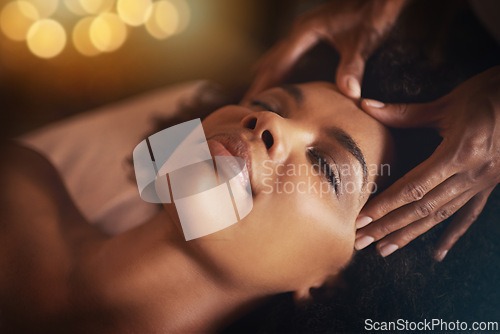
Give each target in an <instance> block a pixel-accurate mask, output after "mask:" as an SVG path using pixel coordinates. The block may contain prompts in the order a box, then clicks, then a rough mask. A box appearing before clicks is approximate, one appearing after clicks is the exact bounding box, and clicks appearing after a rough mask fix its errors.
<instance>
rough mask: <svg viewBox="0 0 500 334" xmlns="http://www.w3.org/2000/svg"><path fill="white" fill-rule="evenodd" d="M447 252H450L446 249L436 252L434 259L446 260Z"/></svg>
mask: <svg viewBox="0 0 500 334" xmlns="http://www.w3.org/2000/svg"><path fill="white" fill-rule="evenodd" d="M446 254H448V250H444V251H439V252H436V253H435V254H434V260H436V261H438V262H441V261H443V260H444V258H445V256H446Z"/></svg>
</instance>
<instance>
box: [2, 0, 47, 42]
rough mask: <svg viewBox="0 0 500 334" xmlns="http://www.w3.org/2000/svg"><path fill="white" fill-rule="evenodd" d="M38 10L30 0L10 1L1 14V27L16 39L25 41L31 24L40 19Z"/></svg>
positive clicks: (8, 35)
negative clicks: (28, 0)
mask: <svg viewBox="0 0 500 334" xmlns="http://www.w3.org/2000/svg"><path fill="white" fill-rule="evenodd" d="M38 18H39V16H38V11H37V10H36V8H35V7H34V6H33V5H32V4H31V3H29V2H26V1H16V2H9V3H8V4H7V5H5V7H4V8H3V10H2V13H1V14H0V28H1V29H2V31H3V33H4V34H5V36H7V37H8V38H10V39H12V40H14V41H24V40H25V39H26V36H27V34H28V30H29V28H30V27H31V25H32V24H33V23H34V22H35V21H36V20H38Z"/></svg>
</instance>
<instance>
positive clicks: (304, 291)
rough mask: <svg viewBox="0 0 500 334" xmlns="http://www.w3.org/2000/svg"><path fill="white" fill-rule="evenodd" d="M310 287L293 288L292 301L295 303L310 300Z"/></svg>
mask: <svg viewBox="0 0 500 334" xmlns="http://www.w3.org/2000/svg"><path fill="white" fill-rule="evenodd" d="M310 289H311V288H310V287H309V286H307V287H304V288H301V289H298V290H295V291H294V293H293V301H294V303H295V304H296V305H300V304H307V303H308V302H310V301H311V299H312V297H311V293H310Z"/></svg>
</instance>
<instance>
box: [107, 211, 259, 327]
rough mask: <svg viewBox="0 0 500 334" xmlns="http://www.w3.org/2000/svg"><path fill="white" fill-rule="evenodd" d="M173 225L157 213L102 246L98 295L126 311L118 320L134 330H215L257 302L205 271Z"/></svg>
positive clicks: (252, 294)
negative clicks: (142, 223)
mask: <svg viewBox="0 0 500 334" xmlns="http://www.w3.org/2000/svg"><path fill="white" fill-rule="evenodd" d="M174 224H175V222H174V221H173V219H171V217H170V216H169V215H168V213H167V212H166V211H163V210H162V211H161V212H160V213H159V214H158V215H156V216H155V217H154V218H153V219H151V220H150V221H149V222H147V223H146V224H144V225H142V226H140V227H138V228H136V229H134V230H131V231H129V232H127V233H124V234H122V235H120V236H117V237H115V238H112V239H110V240H109V241H107V243H108V245H106V246H105V248H106V251H104V252H101V254H103V253H104V255H103V256H102V259H101V261H100V263H102V266H104V268H105V269H102V270H103V271H105V272H106V274H105V275H104V277H103V279H104V280H108V282H107V284H104V287H105V290H106V291H102V293H104V294H105V295H106V296H108V297H111V303H112V304H113V306H114V307H116V309H120V307H123V308H124V309H126V310H127V312H130V314H127V316H126V317H124V318H126V319H127V320H130V322H133V324H131V325H132V326H133V327H134V328H136V327H137V328H138V329H140V328H143V327H146V328H148V329H151V326H153V327H154V328H152V329H154V330H160V331H166V332H178V331H179V332H185V331H188V332H198V331H203V332H207V331H215V330H217V329H220V328H221V327H222V326H224V325H226V324H227V322H228V321H231V319H234V318H235V317H237V316H238V315H239V314H241V313H243V312H244V311H245V310H247V309H248V308H251V307H253V306H255V304H256V303H258V302H259V301H260V300H262V299H263V297H264V296H263V295H259V294H258V293H256V292H255V291H253V292H249V291H248V290H247V289H243V288H242V287H241V286H237V285H236V284H232V283H231V282H227V281H226V280H223V279H222V278H221V277H217V276H218V275H217V274H215V273H214V272H211V271H210V269H209V268H208V267H207V266H204V265H203V263H202V262H203V261H200V260H199V259H197V258H196V256H195V255H194V254H195V253H196V252H194V251H193V250H192V249H190V243H188V242H186V241H185V240H184V237H183V235H182V232H181V231H180V229H178V228H177V227H176V226H175V225H174ZM110 264H112V265H111V266H110ZM108 304H109V303H108ZM119 312H120V314H122V313H121V311H119ZM117 321H118V322H119V321H121V320H120V319H117ZM127 326H128V328H129V329H130V327H129V325H127Z"/></svg>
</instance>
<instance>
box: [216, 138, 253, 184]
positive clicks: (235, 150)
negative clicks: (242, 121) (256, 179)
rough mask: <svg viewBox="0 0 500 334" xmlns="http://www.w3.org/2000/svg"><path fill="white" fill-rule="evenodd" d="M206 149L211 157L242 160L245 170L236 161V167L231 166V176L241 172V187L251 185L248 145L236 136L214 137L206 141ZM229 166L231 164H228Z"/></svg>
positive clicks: (250, 163)
mask: <svg viewBox="0 0 500 334" xmlns="http://www.w3.org/2000/svg"><path fill="white" fill-rule="evenodd" d="M207 144H208V148H209V149H210V153H211V154H212V156H227V157H231V156H233V157H237V158H240V159H242V160H243V162H244V163H245V166H246V169H244V168H242V166H240V164H238V163H237V162H236V161H235V163H236V166H233V167H232V169H233V172H232V173H231V174H233V175H235V173H234V172H235V171H236V174H239V173H240V172H241V171H243V175H242V176H243V179H242V180H241V181H240V182H241V183H242V185H243V186H246V185H247V183H248V182H250V185H251V175H252V159H251V153H250V147H249V145H248V143H247V142H246V141H245V140H244V139H243V138H241V137H240V136H238V135H227V134H224V135H214V136H212V137H210V138H208V140H207ZM229 164H231V162H229Z"/></svg>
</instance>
